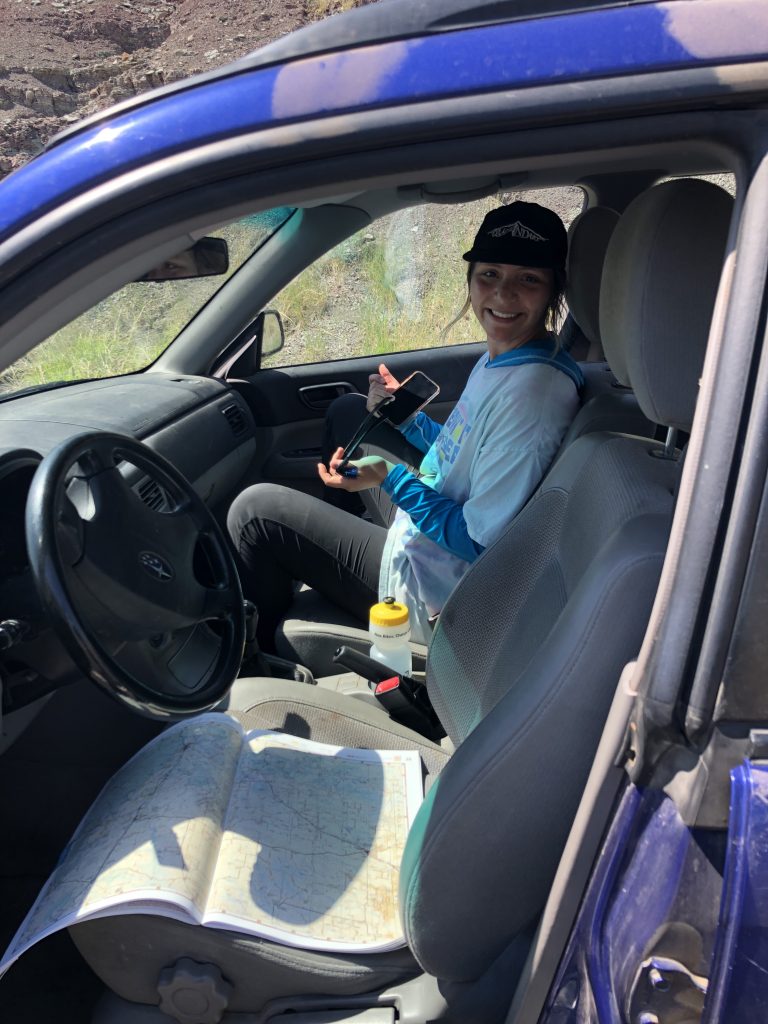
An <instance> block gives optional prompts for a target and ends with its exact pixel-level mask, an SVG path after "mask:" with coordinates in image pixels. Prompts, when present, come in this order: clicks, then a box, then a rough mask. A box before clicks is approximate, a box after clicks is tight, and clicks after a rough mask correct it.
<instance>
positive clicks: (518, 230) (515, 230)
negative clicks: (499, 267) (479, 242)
mask: <svg viewBox="0 0 768 1024" xmlns="http://www.w3.org/2000/svg"><path fill="white" fill-rule="evenodd" d="M488 234H489V235H490V236H491V237H492V238H503V237H504V236H505V235H511V236H512V237H513V238H525V239H527V240H528V241H529V242H546V241H548V239H546V238H544V236H543V235H539V234H537V233H536V232H535V231H532V230H531V228H528V227H526V226H525V224H523V223H522V222H521V221H519V220H516V221H515V223H514V224H504V225H502V227H499V228H493V229H492V230H491V231H489V232H488Z"/></svg>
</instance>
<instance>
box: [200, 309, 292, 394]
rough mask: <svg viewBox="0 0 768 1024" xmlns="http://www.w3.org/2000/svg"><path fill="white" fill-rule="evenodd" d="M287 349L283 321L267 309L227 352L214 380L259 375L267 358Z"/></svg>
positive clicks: (217, 366) (215, 371) (219, 363)
mask: <svg viewBox="0 0 768 1024" xmlns="http://www.w3.org/2000/svg"><path fill="white" fill-rule="evenodd" d="M283 345H285V330H284V328H283V321H282V318H281V316H280V314H279V313H278V311H277V310H276V309H264V310H262V311H261V313H259V315H258V316H257V317H256V319H255V320H253V321H252V322H251V323H250V324H249V325H248V326H247V327H246V329H245V330H244V331H243V332H242V333H241V334H240V335H239V336H238V337H237V338H236V340H235V341H234V342H233V343H232V344H231V345H230V346H229V347H228V348H227V349H226V350H225V351H224V353H223V354H222V356H221V357H220V361H219V362H218V363H217V364H216V365H215V366H214V368H213V371H212V372H213V376H214V377H220V378H222V379H229V378H232V377H237V378H241V379H242V378H246V379H247V378H248V377H251V376H252V375H253V374H254V373H256V372H257V371H258V370H259V369H260V367H261V364H262V361H263V360H264V359H266V357H267V356H273V355H275V353H276V352H279V351H280V349H281V348H282V347H283Z"/></svg>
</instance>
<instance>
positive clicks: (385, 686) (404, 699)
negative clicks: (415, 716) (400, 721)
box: [373, 676, 416, 717]
mask: <svg viewBox="0 0 768 1024" xmlns="http://www.w3.org/2000/svg"><path fill="white" fill-rule="evenodd" d="M373 692H374V694H375V696H376V700H378V702H379V704H381V706H382V707H384V708H386V709H387V711H388V712H389V713H390V715H392V716H393V717H399V716H400V715H402V713H403V712H406V713H407V712H409V711H410V710H411V708H412V707H414V706H415V704H416V701H415V698H414V696H413V693H411V692H410V690H409V689H408V688H407V684H406V683H405V680H404V679H403V678H402V677H401V676H391V677H390V678H389V679H382V681H381V682H380V683H376V685H375V686H374V688H373Z"/></svg>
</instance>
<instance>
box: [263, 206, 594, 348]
mask: <svg viewBox="0 0 768 1024" xmlns="http://www.w3.org/2000/svg"><path fill="white" fill-rule="evenodd" d="M516 199H524V200H526V201H528V202H536V203H541V204H542V205H543V206H548V207H551V208H552V209H553V210H555V211H556V212H557V213H558V214H559V215H560V216H561V217H562V219H563V221H564V223H565V225H566V227H567V226H568V225H569V224H570V223H571V221H572V220H573V218H574V217H575V216H576V215H577V214H578V213H579V212H580V211H581V209H582V207H583V205H584V193H583V191H582V189H580V188H577V187H565V188H552V189H538V190H536V191H529V192H525V193H517V192H508V193H504V194H502V195H501V196H493V197H491V198H489V199H483V200H480V201H477V202H472V203H463V204H461V205H438V204H430V205H422V206H415V207H411V208H409V209H407V210H401V211H398V212H397V213H392V214H389V215H388V216H386V217H381V218H380V219H379V220H377V221H375V222H374V223H373V224H371V225H370V226H369V227H367V228H365V229H364V230H362V231H360V232H358V233H357V234H355V235H352V236H351V237H350V238H348V239H347V240H346V241H344V242H342V243H341V244H340V245H338V246H336V248H335V249H332V250H331V251H330V252H328V253H326V254H325V255H324V256H322V257H321V258H320V259H318V260H316V261H315V263H313V264H312V265H311V266H310V267H308V268H307V269H306V270H304V271H303V272H302V273H301V274H299V276H298V277H296V278H295V279H294V280H293V281H292V282H291V283H290V284H289V285H288V286H287V287H285V288H284V289H283V290H282V291H281V292H280V293H279V294H278V295H277V297H276V298H275V300H274V302H272V303H271V305H272V306H273V307H274V308H275V309H277V310H278V311H279V313H280V315H281V316H282V318H283V324H284V327H285V347H284V348H283V349H281V350H280V352H278V353H276V354H275V355H274V356H271V357H269V358H267V359H265V360H264V365H265V366H294V365H297V364H300V363H313V362H320V361H323V360H329V359H348V358H353V357H355V356H369V355H378V354H382V355H383V354H385V353H390V352H402V351H406V350H412V349H423V348H433V347H435V346H437V345H443V344H453V345H457V344H462V343H466V342H471V341H482V340H483V339H482V338H481V337H480V333H481V332H480V331H479V329H478V325H477V322H476V321H475V318H474V316H473V315H472V313H471V312H470V313H468V314H467V315H465V316H464V317H462V319H461V320H459V321H458V322H457V323H456V324H455V325H454V326H453V327H452V328H451V330H450V333H449V334H448V336H447V337H446V338H445V339H443V338H441V332H442V331H443V329H444V328H445V327H446V326H447V325H448V324H449V323H450V322H451V321H452V320H453V318H454V317H455V316H456V314H457V313H458V311H459V310H460V309H461V307H462V305H463V304H464V299H465V298H466V270H467V264H466V263H465V262H464V261H463V260H462V258H461V256H462V253H463V252H466V250H467V249H469V247H470V245H471V244H472V239H473V238H474V235H475V232H476V231H477V228H478V227H479V225H480V223H481V221H482V219H483V217H484V216H485V214H486V213H487V212H488V210H490V209H492V208H493V207H494V206H498V205H499V203H500V202H502V203H509V202H512V201H514V200H516Z"/></svg>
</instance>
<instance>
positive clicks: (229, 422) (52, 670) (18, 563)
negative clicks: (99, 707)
mask: <svg viewBox="0 0 768 1024" xmlns="http://www.w3.org/2000/svg"><path fill="white" fill-rule="evenodd" d="M93 430H106V431H112V432H115V433H120V434H127V435H130V436H132V437H135V438H137V439H138V440H140V441H143V442H144V443H145V444H147V445H148V446H149V447H150V448H152V449H153V450H154V451H156V452H158V453H159V454H161V455H163V456H164V457H165V458H166V459H168V460H169V461H170V462H171V463H173V464H174V466H175V467H176V468H177V469H178V470H180V471H181V472H182V473H183V474H184V475H185V476H186V477H187V479H188V480H190V482H191V483H192V484H193V486H194V487H195V489H196V490H197V492H198V494H199V495H200V496H201V497H202V498H203V500H204V501H205V502H206V503H207V504H208V505H209V506H210V507H213V506H214V505H217V504H219V503H223V502H224V501H228V500H229V499H230V498H231V497H232V495H233V493H234V492H235V491H236V489H237V487H238V484H239V483H240V481H241V480H242V479H243V477H244V475H245V474H246V471H247V469H248V467H249V465H250V464H251V462H252V460H253V458H254V455H255V451H256V440H255V429H254V421H253V416H252V414H251V412H250V410H249V408H248V405H247V404H246V402H245V400H244V399H243V398H242V397H241V396H240V395H239V394H237V392H235V391H233V390H232V389H231V388H230V387H229V386H228V385H227V384H226V383H225V382H223V381H218V380H213V379H211V378H207V377H191V376H179V375H173V374H161V373H144V374H136V375H132V376H129V377H118V378H112V379H110V380H98V381H87V382H83V383H77V384H71V385H65V386H62V387H60V388H56V389H55V390H48V391H40V392H33V393H29V394H20V395H18V396H16V397H15V398H11V399H9V400H6V401H5V402H0V688H1V689H2V694H3V707H4V713H5V715H6V716H8V715H9V712H14V711H16V710H20V709H23V708H26V707H27V706H28V705H30V704H31V703H33V702H34V701H36V700H38V699H39V698H40V697H41V696H43V695H45V694H46V693H49V692H52V690H53V689H55V688H58V687H59V686H61V685H66V684H67V683H69V682H74V681H77V680H78V679H81V678H82V675H81V674H80V672H79V671H78V670H77V669H76V667H75V666H74V664H73V663H72V661H71V659H70V658H69V656H68V655H67V654H66V652H65V650H64V647H63V645H62V644H61V643H59V642H58V640H57V637H56V635H55V633H54V631H53V628H52V626H51V625H50V623H49V622H48V621H47V620H46V616H45V615H44V613H43V610H42V607H41V605H40V602H39V600H38V598H37V593H36V589H35V585H34V580H33V577H32V571H31V569H30V564H29V560H28V557H27V545H26V533H25V529H26V528H25V515H26V505H27V497H28V494H29V490H30V486H31V484H32V479H33V477H34V474H35V471H36V469H37V467H38V465H39V464H40V462H41V461H42V459H43V458H44V457H45V456H46V455H47V454H48V453H49V452H50V451H52V450H53V449H54V448H56V447H57V446H58V445H59V444H60V443H62V442H63V441H65V440H67V439H69V438H71V437H74V436H75V435H77V434H80V433H83V432H86V431H88V432H90V431H93ZM121 472H123V475H124V476H125V478H126V479H127V480H128V482H129V484H130V486H131V488H132V489H133V490H134V492H135V493H136V494H137V496H138V497H139V498H140V500H141V501H143V502H144V503H145V504H146V505H148V506H149V507H150V508H154V509H158V508H162V505H163V501H164V494H163V491H162V488H161V487H160V486H159V484H158V483H157V481H154V480H152V479H150V478H149V477H148V476H146V475H145V474H143V473H142V472H141V471H140V470H138V469H137V468H136V467H134V466H132V465H129V464H127V463H126V464H124V466H122V467H121ZM119 528H120V524H117V523H116V524H115V530H116V534H118V533H119ZM14 623H21V624H22V626H21V627H19V628H18V629H17V628H16V627H14V625H13V624H14ZM6 722H7V719H6ZM3 731H4V732H7V730H5V729H4V730H3ZM3 745H4V744H3V742H2V741H1V740H0V750H1V749H2V747H3ZM6 745H7V744H6Z"/></svg>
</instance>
